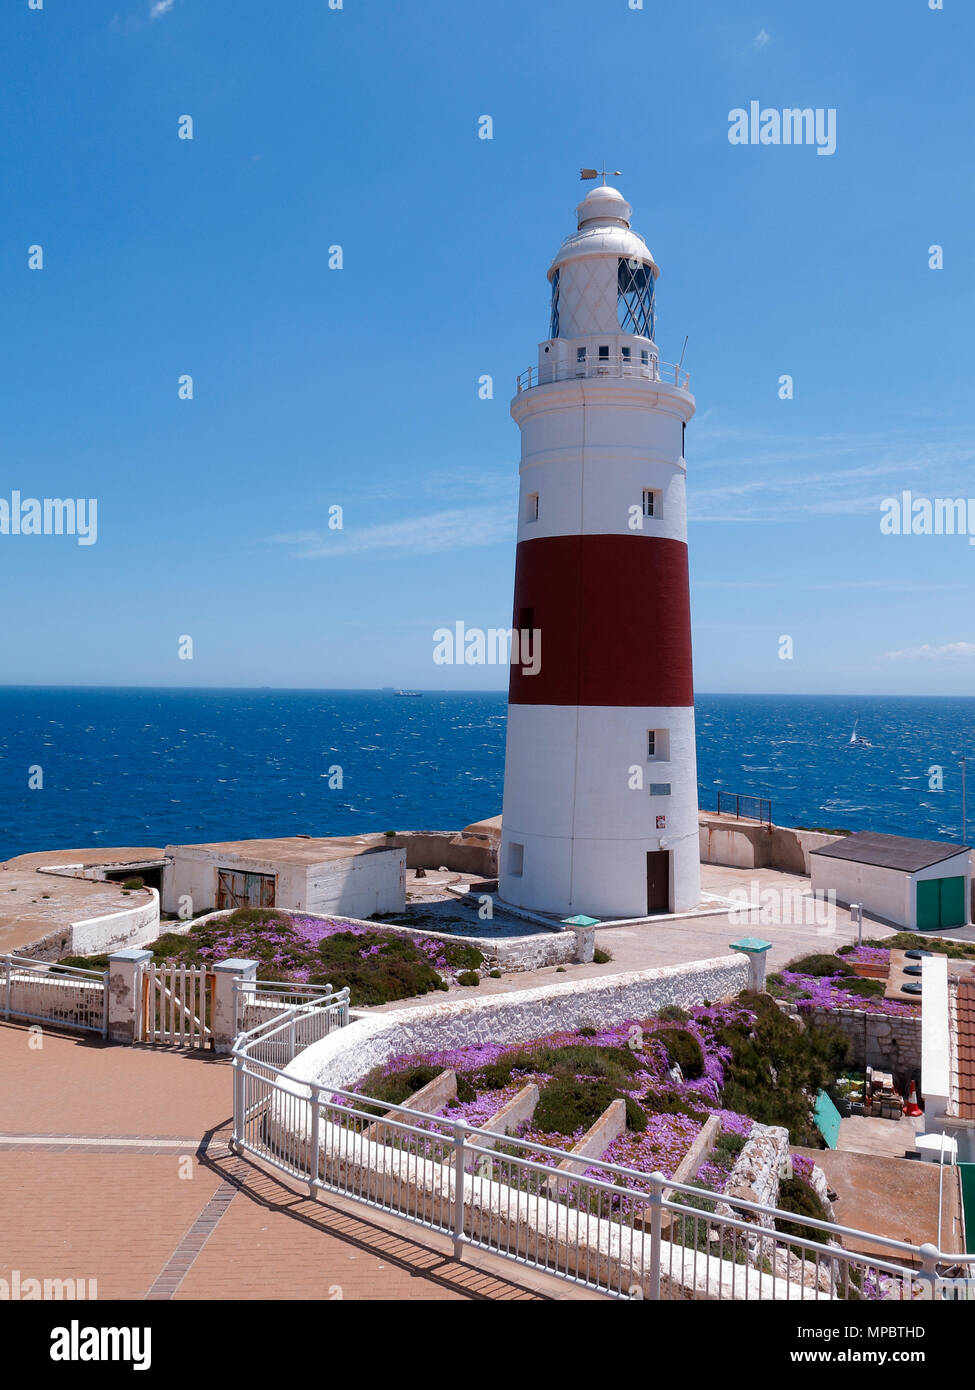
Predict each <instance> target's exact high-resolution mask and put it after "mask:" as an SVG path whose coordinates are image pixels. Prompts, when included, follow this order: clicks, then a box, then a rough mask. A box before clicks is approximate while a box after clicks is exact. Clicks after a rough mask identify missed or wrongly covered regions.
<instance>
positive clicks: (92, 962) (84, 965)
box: [51, 955, 108, 971]
mask: <svg viewBox="0 0 975 1390" xmlns="http://www.w3.org/2000/svg"><path fill="white" fill-rule="evenodd" d="M58 965H70V966H73V967H74V968H75V969H76V970H107V969H108V956H107V955H100V956H62V957H61V959H60V960H59V961H58ZM51 969H52V971H56V970H57V965H54V966H52V967H51Z"/></svg>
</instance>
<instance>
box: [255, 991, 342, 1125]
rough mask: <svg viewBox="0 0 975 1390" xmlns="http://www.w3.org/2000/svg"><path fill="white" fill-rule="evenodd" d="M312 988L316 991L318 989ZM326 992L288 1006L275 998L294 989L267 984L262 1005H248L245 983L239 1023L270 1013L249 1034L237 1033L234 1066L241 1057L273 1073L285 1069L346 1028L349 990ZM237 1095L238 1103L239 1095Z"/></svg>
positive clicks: (260, 1003) (262, 993)
mask: <svg viewBox="0 0 975 1390" xmlns="http://www.w3.org/2000/svg"><path fill="white" fill-rule="evenodd" d="M255 983H258V984H259V983H262V982H260V981H258V982H255V981H251V982H250V986H249V988H250V989H251V990H253V988H254V985H255ZM310 988H313V989H314V988H316V986H311V987H310ZM326 988H327V990H328V991H329V992H328V993H325V992H322V993H320V994H318V995H316V996H313V997H311V998H306V999H305V1000H303V1001H302V1000H299V1002H297V1003H294V1004H290V1005H289V1004H286V1003H282V1002H281V1001H279V1000H278V999H276V998H274V997H273V996H274V995H275V994H279V993H285V992H290V990H291V987H290V986H274V985H272V984H270V982H268V988H267V989H266V990H264V991H263V992H260V991H259V994H260V995H261V998H260V1001H259V1002H256V1003H248V1002H246V997H247V995H246V992H247V990H248V985H247V983H246V982H245V983H244V985H243V987H242V989H241V991H240V993H238V996H237V998H238V1006H237V1008H238V1013H237V1017H238V1019H240V1018H241V1017H244V1016H246V1014H247V1012H249V1011H251V1010H253V1011H255V1012H259V1011H261V1010H266V1011H268V1012H267V1016H266V1017H265V1018H264V1019H263V1020H261V1021H260V1022H258V1023H257V1024H256V1025H253V1026H252V1027H250V1028H249V1029H247V1030H246V1031H240V1030H238V1034H237V1037H236V1038H235V1040H234V1046H233V1053H234V1060H235V1065H236V1060H237V1058H238V1056H242V1057H246V1058H247V1060H248V1061H253V1062H258V1063H261V1064H264V1065H266V1066H269V1067H270V1068H271V1069H272V1070H273V1071H277V1070H279V1069H283V1068H284V1067H286V1066H287V1065H288V1063H289V1062H291V1061H293V1060H294V1058H295V1057H297V1055H298V1053H299V1052H303V1051H304V1049H305V1048H306V1047H309V1046H310V1045H311V1044H312V1043H315V1042H320V1041H321V1039H322V1038H327V1037H328V1035H329V1033H334V1032H335V1031H336V1029H338V1028H344V1027H345V1026H346V1024H347V1023H348V1022H349V989H348V986H346V987H345V988H344V989H341V990H337V991H334V992H332V987H331V985H328V986H327V987H326ZM242 995H243V996H244V998H245V1002H244V1003H241V996H242ZM234 1095H235V1101H236V1091H235V1093H234Z"/></svg>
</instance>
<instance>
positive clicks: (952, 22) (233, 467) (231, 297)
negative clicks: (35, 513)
mask: <svg viewBox="0 0 975 1390" xmlns="http://www.w3.org/2000/svg"><path fill="white" fill-rule="evenodd" d="M154 12H155V13H154ZM973 46H975V7H973V6H971V5H970V4H969V3H967V0H945V8H944V10H942V11H940V12H939V11H935V12H932V11H931V10H930V9H929V6H928V0H882V3H881V0H875V3H861V4H857V5H852V6H851V5H849V4H848V3H837V0H820V3H819V4H817V5H815V6H810V5H808V4H807V3H804V2H803V0H794V2H793V0H786V2H785V3H783V0H777V2H776V3H775V4H771V3H765V4H751V3H736V4H735V5H734V6H729V5H728V4H727V3H722V2H721V0H715V2H714V3H712V0H698V2H697V3H696V4H694V5H693V6H689V5H661V4H658V3H657V0H645V8H644V9H643V10H631V9H630V8H629V7H628V0H599V3H594V0H535V3H530V4H526V3H525V0H494V3H492V4H490V5H483V6H478V5H472V4H467V5H459V4H457V3H456V0H397V3H395V4H392V3H389V0H385V3H377V0H344V7H343V9H342V10H340V11H336V10H330V9H329V8H328V5H327V3H325V0H294V3H288V0H279V3H277V4H275V5H273V6H269V5H268V4H267V3H266V0H261V3H258V0H233V3H231V0H172V3H171V4H167V3H166V0H161V3H156V4H152V3H151V0H85V4H84V5H78V4H76V3H71V4H69V3H67V2H66V0H44V8H43V10H42V11H32V10H30V9H29V8H28V0H9V3H8V4H7V5H5V6H4V10H3V14H2V18H0V53H2V57H0V65H2V82H0V91H2V93H3V96H2V106H3V122H4V130H5V133H6V141H5V145H6V148H5V155H6V160H5V162H6V166H7V167H6V171H5V178H4V189H3V194H2V198H3V215H2V217H0V293H2V298H3V304H4V315H3V318H4V331H3V333H2V336H0V357H2V361H0V379H2V387H0V390H2V402H3V419H4V432H3V433H4V438H3V444H2V449H3V463H4V467H3V470H2V479H0V496H7V497H9V496H10V493H11V491H12V490H13V489H18V490H19V491H20V492H21V493H22V494H24V495H25V496H26V495H32V496H37V497H63V496H67V495H70V496H78V497H96V498H97V499H98V507H99V511H98V541H97V544H95V545H92V546H88V547H81V546H78V545H77V544H76V543H75V541H74V539H72V538H70V537H51V536H44V537H25V536H0V576H2V583H3V589H4V594H5V600H6V601H5V603H4V605H3V609H2V616H0V643H2V651H3V667H2V669H0V681H3V682H5V683H44V684H75V683H77V684H133V685H139V684H143V685H156V684H159V685H177V686H179V685H199V686H211V685H221V686H231V685H279V686H311V687H328V686H339V687H355V686H378V685H397V686H399V685H409V686H415V687H420V688H425V689H431V688H437V687H448V688H461V687H466V688H473V689H483V688H486V687H488V686H495V687H498V688H500V687H501V686H503V685H504V683H505V681H504V677H505V674H506V672H505V671H504V670H503V669H499V668H486V669H485V668H476V667H474V668H455V667H446V668H445V667H437V666H434V665H433V662H432V651H433V642H432V633H433V631H434V629H435V628H438V627H441V626H452V625H453V624H454V623H455V622H456V621H457V620H463V621H465V622H466V623H467V624H468V625H469V626H481V627H488V626H504V625H506V624H507V621H508V618H509V614H510V602H511V586H512V574H513V559H514V531H515V501H516V497H517V464H518V453H519V437H518V431H517V428H516V427H515V425H514V424H513V423H512V421H511V420H510V418H509V415H508V402H509V399H510V395H511V393H512V390H513V385H514V380H515V377H516V375H517V373H518V372H520V371H521V370H523V368H525V367H526V366H528V365H529V364H530V363H531V362H533V361H534V360H535V355H536V344H537V343H538V341H539V340H540V339H541V338H543V337H544V336H545V334H546V333H547V317H548V285H547V282H546V278H545V271H546V269H547V267H548V265H549V263H550V261H551V258H552V256H553V254H554V252H555V251H556V249H557V247H558V245H559V243H560V242H561V240H562V238H563V237H564V236H565V235H567V234H568V233H569V232H570V231H572V230H573V227H574V216H573V208H574V206H575V204H576V202H577V201H578V200H579V198H580V196H581V195H582V193H583V192H584V186H583V185H580V183H579V181H578V169H579V166H580V165H582V164H595V163H599V162H600V161H602V160H603V159H605V160H606V162H607V164H609V166H610V167H612V168H619V169H621V170H623V177H622V178H621V179H620V180H619V184H620V187H621V188H622V190H623V192H624V193H625V194H626V196H627V198H628V199H629V200H630V202H631V203H632V205H633V207H634V225H635V226H636V227H637V229H638V230H640V231H641V232H642V233H643V234H644V235H645V237H646V239H647V241H648V244H649V245H650V247H651V249H652V250H653V252H654V255H655V257H656V259H657V261H658V262H659V264H660V266H661V268H662V275H661V279H660V283H659V286H658V306H659V311H660V312H659V320H658V335H657V336H658V342H659V344H660V348H661V354H662V356H663V357H664V358H665V359H668V360H674V359H675V358H676V357H677V356H678V355H679V353H680V349H681V345H682V343H683V340H684V335H685V334H687V335H689V343H688V348H687V356H686V359H685V365H687V366H688V367H689V369H690V372H691V387H692V390H693V391H694V393H695V395H696V398H697V416H696V417H695V420H694V421H693V422H692V424H691V426H690V427H689V428H688V432H687V461H688V470H689V472H688V489H689V504H690V547H691V577H692V602H693V622H694V642H695V682H696V685H697V687H698V689H700V690H703V691H759V692H760V691H769V692H780V691H781V692H788V691H795V692H835V693H854V694H855V693H869V692H891V693H915V694H926V693H933V694H940V693H946V694H947V693H955V694H967V693H972V692H973V680H972V677H973V673H975V624H973V620H972V603H971V596H972V590H973V584H972V579H973V575H975V548H973V547H970V546H969V545H968V543H967V540H966V538H965V537H963V536H962V537H959V536H948V537H945V536H899V537H894V536H884V535H882V534H881V532H880V526H879V516H880V502H881V500H882V499H883V498H885V497H887V496H890V495H892V494H897V493H900V492H901V491H902V490H903V489H910V490H912V492H913V493H914V494H915V495H919V496H930V497H942V496H964V497H968V496H975V476H973V466H972V465H973V453H975V422H973V411H975V406H973V401H975V392H973V391H972V386H971V367H972V352H971V336H970V325H971V322H972V318H973V307H975V306H973V289H972V287H973V284H975V276H973V267H972V257H973V244H972V235H971V228H972V225H973V221H975V180H973V173H975V168H973V166H975V147H973V144H972V141H971V134H970V131H971V77H970V55H971V53H972V51H973ZM752 100H757V101H759V102H761V104H762V105H763V106H767V107H778V108H782V107H793V106H810V107H814V108H815V107H823V108H835V110H836V129H837V149H836V153H835V154H833V155H832V156H828V157H822V156H818V155H817V153H816V151H815V149H814V148H810V147H791V148H786V147H775V146H748V147H738V146H734V145H732V144H730V143H729V141H728V128H729V121H728V114H729V111H730V110H732V109H733V108H735V107H747V106H748V104H749V102H750V101H752ZM184 114H189V115H191V116H192V117H193V122H194V138H193V140H192V141H186V140H179V139H178V138H177V124H178V120H179V118H180V116H182V115H184ZM484 114H489V115H490V116H491V117H492V119H493V123H494V138H493V140H490V141H487V140H480V139H478V138H477V124H478V118H479V117H480V116H481V115H484ZM934 243H937V244H940V245H943V247H944V269H943V270H939V271H933V270H930V269H929V268H928V247H929V246H930V245H931V244H934ZM334 244H339V245H341V246H342V247H343V254H344V266H343V268H342V269H341V270H330V269H329V268H328V248H329V246H331V245H334ZM32 245H42V246H43V248H44V269H43V270H41V271H30V270H28V268H27V248H28V247H29V246H32ZM183 373H191V374H192V376H193V380H194V399H193V400H192V401H180V400H179V399H178V397H177V381H178V378H179V377H180V375H181V374H183ZM485 373H488V374H490V375H492V376H493V378H494V382H495V395H494V399H493V400H490V401H483V400H479V399H478V395H477V381H478V378H479V376H481V375H482V374H485ZM786 373H788V374H790V375H791V376H792V377H793V378H794V383H795V388H794V389H795V398H794V399H793V400H791V401H783V400H780V399H779V395H778V382H779V378H780V376H781V375H783V374H786ZM332 505H340V506H342V507H343V509H344V529H343V530H342V532H340V533H339V532H334V531H331V532H330V531H329V529H328V508H329V507H330V506H332ZM183 634H189V635H191V636H192V637H193V640H194V658H193V660H192V661H180V660H179V659H178V654H177V648H178V639H179V637H180V636H181V635H183ZM783 634H788V635H789V636H791V638H792V639H793V648H794V656H793V659H792V660H791V661H783V660H781V659H779V655H778V653H779V638H780V636H782V635H783Z"/></svg>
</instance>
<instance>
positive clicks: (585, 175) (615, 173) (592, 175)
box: [579, 161, 623, 188]
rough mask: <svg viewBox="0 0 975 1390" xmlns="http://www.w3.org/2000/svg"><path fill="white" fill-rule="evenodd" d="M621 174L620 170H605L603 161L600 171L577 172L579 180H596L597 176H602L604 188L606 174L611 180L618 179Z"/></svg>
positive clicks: (581, 170) (584, 170)
mask: <svg viewBox="0 0 975 1390" xmlns="http://www.w3.org/2000/svg"><path fill="white" fill-rule="evenodd" d="M622 172H623V170H622V169H607V168H606V163H605V161H604V162H603V167H602V168H601V169H580V170H579V177H580V179H598V178H599V176H600V174H602V176H603V187H604V188H605V186H606V175H607V174H609V176H610V177H611V178H614V179H618V178H619V177H620V175H621V174H622Z"/></svg>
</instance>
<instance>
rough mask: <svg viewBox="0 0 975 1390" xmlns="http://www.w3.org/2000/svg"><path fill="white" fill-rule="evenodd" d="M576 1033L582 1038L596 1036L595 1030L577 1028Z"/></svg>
mask: <svg viewBox="0 0 975 1390" xmlns="http://www.w3.org/2000/svg"><path fill="white" fill-rule="evenodd" d="M576 1032H577V1033H578V1034H579V1037H580V1038H594V1037H595V1036H596V1029H595V1028H577V1029H576Z"/></svg>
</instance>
